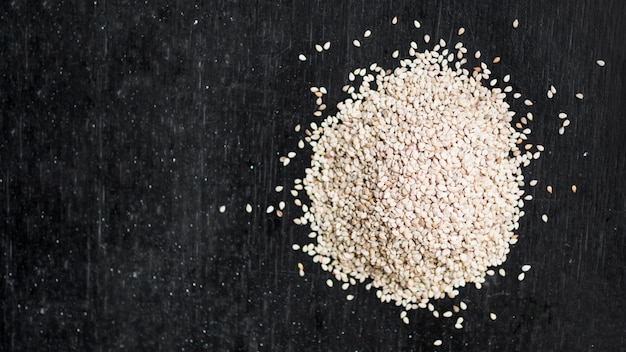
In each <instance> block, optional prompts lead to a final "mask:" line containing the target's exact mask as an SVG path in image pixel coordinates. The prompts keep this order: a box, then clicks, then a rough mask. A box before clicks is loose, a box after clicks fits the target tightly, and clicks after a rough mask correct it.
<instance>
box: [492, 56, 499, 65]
mask: <svg viewBox="0 0 626 352" xmlns="http://www.w3.org/2000/svg"><path fill="white" fill-rule="evenodd" d="M492 62H493V63H494V64H497V63H498V62H500V56H496V57H494V58H493V61H492Z"/></svg>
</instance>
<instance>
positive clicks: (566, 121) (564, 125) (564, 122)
mask: <svg viewBox="0 0 626 352" xmlns="http://www.w3.org/2000/svg"><path fill="white" fill-rule="evenodd" d="M570 123H571V122H570V120H565V121H563V127H567V126H569V124H570Z"/></svg>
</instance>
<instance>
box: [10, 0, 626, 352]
mask: <svg viewBox="0 0 626 352" xmlns="http://www.w3.org/2000/svg"><path fill="white" fill-rule="evenodd" d="M0 6H1V9H0V14H1V17H0V38H1V40H0V67H1V69H0V74H1V80H0V82H1V83H0V104H1V105H0V109H1V119H0V124H1V132H0V133H1V137H0V172H1V174H0V220H1V223H0V224H1V225H0V226H1V233H2V236H1V248H0V249H1V254H0V255H1V265H2V268H1V271H2V288H1V292H2V293H1V299H2V305H1V307H2V320H1V321H2V333H1V340H0V349H2V350H5V351H39V350H51V351H67V350H80V351H91V350H93V351H109V350H128V351H137V350H163V351H175V350H178V351H183V350H184V351H193V350H210V351H257V350H261V351H396V350H403V351H429V350H433V349H434V347H433V346H432V342H433V341H434V340H435V339H442V340H443V345H442V346H441V347H439V348H438V350H441V351H459V350H465V351H624V350H626V334H625V333H626V320H625V319H626V307H625V306H624V303H626V300H625V299H624V298H623V294H624V290H625V289H626V243H625V235H626V232H625V231H626V229H625V223H626V216H625V204H624V202H625V200H624V199H625V197H624V195H625V192H626V182H625V181H624V178H625V177H626V161H625V160H626V157H625V154H624V152H625V148H624V146H625V144H624V140H625V138H626V132H625V129H624V126H626V120H625V119H626V116H625V115H626V88H625V87H624V82H625V80H624V77H625V76H626V35H625V34H624V33H626V32H625V31H626V24H625V21H624V20H623V17H624V16H625V15H626V5H624V3H623V2H620V1H617V0H614V1H599V2H596V1H591V0H577V1H514V2H504V1H495V0H494V1H480V2H473V1H461V0H458V1H387V2H370V1H300V2H298V1H287V0H273V1H256V2H255V1H249V2H247V1H206V2H202V3H200V2H198V3H194V2H192V1H145V2H134V1H110V0H98V1H93V2H83V1H75V2H70V1H65V2H63V1H60V2H57V1H45V2H39V1H13V2H10V3H9V2H3V3H2V5H0ZM393 16H398V18H399V23H398V24H397V25H396V26H392V25H391V23H390V21H391V18H392V17H393ZM415 18H417V19H420V21H421V23H422V28H421V29H420V30H417V29H415V28H414V27H413V25H412V22H413V19H415ZM514 18H519V19H520V27H519V28H518V29H517V30H513V28H512V27H511V23H512V21H513V19H514ZM196 20H197V23H195V21H196ZM459 26H463V27H465V28H466V29H467V31H466V33H465V34H464V35H463V36H462V39H461V40H462V41H463V42H464V43H465V45H466V46H467V47H468V48H469V50H470V52H473V51H474V50H481V52H482V53H483V57H485V58H492V57H494V56H496V55H499V56H501V57H502V62H501V63H499V64H497V65H493V72H494V75H495V76H501V75H502V74H505V73H511V74H512V77H513V79H512V82H513V86H514V88H515V91H520V92H522V93H523V94H524V96H525V97H528V98H529V99H532V100H533V101H535V102H536V103H535V105H534V106H532V107H530V108H525V107H524V106H523V105H521V102H520V101H512V103H511V104H512V106H513V109H515V110H517V111H519V112H521V113H522V112H524V113H525V111H527V110H529V111H532V112H533V113H534V115H535V121H534V122H533V123H532V128H533V134H532V136H531V142H533V143H542V144H544V145H545V146H546V152H545V153H544V154H543V156H542V157H541V159H539V160H538V161H537V162H534V163H533V164H532V165H531V166H529V167H528V168H526V169H525V171H524V173H525V176H526V178H527V179H531V178H536V179H538V180H539V185H538V186H537V187H536V188H535V189H530V192H531V194H534V196H535V200H533V201H532V202H528V204H527V205H526V208H525V210H526V216H525V217H524V218H522V220H521V227H520V231H519V234H520V240H519V243H518V244H517V245H515V246H514V247H513V248H512V251H511V254H510V256H509V259H508V261H507V262H506V263H505V264H504V268H506V269H507V271H508V273H509V274H508V275H507V276H506V277H504V278H502V277H498V276H496V277H492V278H488V280H487V282H486V283H485V284H484V285H483V288H482V289H481V290H476V289H475V288H474V287H466V288H463V289H461V296H460V297H459V298H458V299H455V300H444V301H441V302H436V305H437V306H438V307H439V308H440V309H441V310H442V311H443V310H446V309H449V307H450V306H451V304H453V303H457V302H458V301H459V300H461V299H462V300H464V301H465V302H467V304H468V306H469V308H468V310H467V311H466V312H464V313H463V316H464V317H465V323H464V326H465V327H464V329H463V330H456V329H454V327H453V325H454V319H445V318H439V319H435V318H433V317H432V315H431V314H430V312H428V311H426V310H419V311H411V312H409V315H408V316H409V318H410V319H411V324H410V325H405V324H403V323H402V322H401V320H400V319H399V313H400V311H401V309H400V308H398V307H395V306H394V305H392V304H382V303H380V302H379V301H378V300H377V299H376V296H375V295H374V292H373V291H372V292H367V291H365V289H364V285H357V286H354V287H351V288H350V289H349V290H348V291H342V290H341V288H339V287H338V286H339V285H335V287H334V288H332V289H331V288H328V287H327V286H326V285H325V281H326V279H327V278H328V277H329V274H328V273H325V272H322V271H321V269H320V268H319V267H318V266H317V265H315V264H313V263H312V261H311V260H310V258H309V257H308V256H307V255H306V254H304V253H301V252H294V251H292V250H291V244H292V243H300V244H306V243H308V242H307V240H308V239H307V237H306V234H307V233H308V231H307V229H306V228H305V227H298V226H296V225H294V224H293V223H292V222H291V220H290V219H292V218H293V217H294V216H298V215H299V214H300V212H299V209H298V208H297V207H295V206H294V205H293V202H292V201H291V196H289V195H288V193H284V194H282V193H281V194H278V193H275V192H274V191H273V188H274V186H275V185H279V184H284V185H289V184H290V183H291V182H292V180H293V178H295V177H301V175H302V174H303V170H304V168H305V166H306V160H307V159H308V155H309V153H310V151H308V149H306V150H305V151H304V152H302V151H300V150H297V148H296V143H297V141H298V139H300V138H301V137H302V136H303V133H302V132H301V133H300V134H296V133H295V132H294V130H293V128H294V126H295V125H296V124H297V123H303V124H308V122H310V121H313V120H318V118H314V117H313V116H312V115H311V112H312V111H313V109H314V103H313V99H314V98H313V96H312V95H311V94H310V93H309V92H308V88H309V87H310V86H311V85H315V86H319V85H322V86H326V87H327V88H328V89H329V98H328V103H329V105H332V106H334V104H336V103H337V102H338V101H339V100H341V99H343V97H344V95H342V94H341V92H340V88H341V86H343V85H344V84H345V83H346V81H347V79H346V76H347V73H348V72H349V71H350V70H351V69H353V68H355V67H359V66H360V65H361V66H362V65H369V63H371V62H378V63H379V64H381V65H383V66H385V67H393V66H391V65H392V64H393V60H392V59H391V57H390V56H391V52H393V50H395V49H401V51H402V52H406V50H407V49H408V47H409V42H410V41H411V40H416V41H419V43H420V44H419V45H420V47H422V48H425V47H427V46H426V45H424V44H423V43H422V42H421V37H422V36H423V34H425V33H430V34H431V36H432V37H433V39H434V40H433V41H436V40H437V39H438V38H440V37H442V38H445V39H446V40H447V41H448V43H450V44H449V45H450V46H452V45H453V44H454V43H456V41H457V39H456V30H457V28H458V27H459ZM365 29H371V30H372V32H373V35H372V37H371V38H369V39H366V40H365V39H362V38H361V37H362V34H363V32H364V31H365ZM356 38H361V39H362V43H363V45H362V47H361V48H360V49H357V48H354V47H353V46H352V44H351V43H352V40H353V39H356ZM418 39H420V40H418ZM325 41H331V42H332V47H331V49H330V50H329V51H327V52H324V53H323V54H319V53H316V52H315V51H314V49H313V45H314V44H316V43H320V44H321V43H324V42H325ZM431 45H432V43H431ZM300 53H305V54H306V55H307V57H308V58H309V60H308V61H306V62H304V63H302V62H300V61H298V59H297V57H298V54H300ZM598 58H602V59H604V60H606V62H607V65H606V67H604V68H600V67H598V66H597V65H596V64H595V61H596V59H598ZM550 84H554V85H555V86H556V88H557V90H558V92H557V95H556V96H555V98H554V99H552V100H548V99H546V94H545V92H546V90H547V89H548V87H549V85H550ZM579 91H580V92H583V93H584V94H585V99H584V100H583V101H579V100H577V99H575V98H574V93H576V92H579ZM331 111H332V110H331ZM560 111H565V112H567V113H568V114H569V115H570V118H571V120H572V125H571V126H570V127H569V128H568V129H567V130H566V133H565V135H563V136H559V135H558V134H557V133H556V131H557V129H558V127H559V123H560V121H559V120H558V118H557V117H556V115H557V114H558V112H560ZM292 150H296V151H298V152H299V154H298V156H297V157H296V158H295V159H294V160H293V161H292V163H291V164H290V165H289V166H288V167H286V168H283V167H282V166H281V165H280V164H279V162H278V158H279V156H280V155H284V154H285V153H287V152H288V151H292ZM548 184H550V185H552V186H553V187H554V193H553V194H552V195H550V194H548V193H547V192H546V191H545V186H546V185H548ZM572 184H576V185H577V186H578V193H577V194H572V193H571V191H569V189H570V186H571V185H572ZM280 200H285V201H286V202H287V204H288V206H287V208H286V210H285V217H284V218H282V219H280V218H278V217H276V216H275V215H266V214H265V212H264V210H265V207H266V206H267V205H269V204H274V205H276V204H277V203H278V201H280ZM246 203H250V204H253V205H254V207H255V208H254V211H253V213H252V214H247V213H246V212H245V211H244V207H245V204H246ZM221 205H226V206H227V211H226V212H225V213H224V214H221V213H219V211H218V209H219V207H220V206H221ZM543 213H546V214H548V216H549V218H550V220H549V221H548V223H547V224H544V223H543V222H542V221H541V219H540V216H541V214H543ZM298 262H301V263H303V264H304V267H305V272H306V275H305V277H300V276H299V275H298V272H297V263H298ZM522 264H531V265H532V266H533V268H532V269H531V271H530V272H528V273H527V275H526V279H525V280H524V281H523V282H519V281H517V278H516V276H517V274H518V273H519V272H520V266H521V265H522ZM348 293H351V294H354V295H355V296H356V299H355V300H354V301H347V300H346V299H345V296H346V294H348ZM489 312H495V313H496V314H497V315H498V319H497V320H496V321H491V320H489V317H488V315H489Z"/></svg>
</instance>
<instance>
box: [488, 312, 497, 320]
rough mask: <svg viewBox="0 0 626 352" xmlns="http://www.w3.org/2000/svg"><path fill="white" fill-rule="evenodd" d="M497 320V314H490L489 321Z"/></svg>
mask: <svg viewBox="0 0 626 352" xmlns="http://www.w3.org/2000/svg"><path fill="white" fill-rule="evenodd" d="M497 318H498V316H497V315H496V313H489V319H491V320H496V319H497Z"/></svg>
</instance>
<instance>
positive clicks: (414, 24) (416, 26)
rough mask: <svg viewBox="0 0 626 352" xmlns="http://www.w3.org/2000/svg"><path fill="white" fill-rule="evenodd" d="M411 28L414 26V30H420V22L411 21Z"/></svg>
mask: <svg viewBox="0 0 626 352" xmlns="http://www.w3.org/2000/svg"><path fill="white" fill-rule="evenodd" d="M413 26H415V28H420V27H421V26H422V25H421V24H420V22H419V21H418V20H414V21H413Z"/></svg>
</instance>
